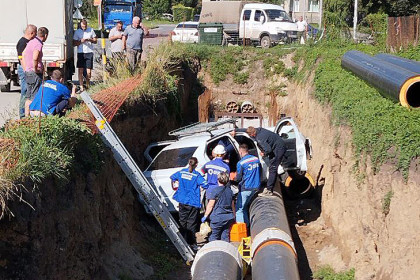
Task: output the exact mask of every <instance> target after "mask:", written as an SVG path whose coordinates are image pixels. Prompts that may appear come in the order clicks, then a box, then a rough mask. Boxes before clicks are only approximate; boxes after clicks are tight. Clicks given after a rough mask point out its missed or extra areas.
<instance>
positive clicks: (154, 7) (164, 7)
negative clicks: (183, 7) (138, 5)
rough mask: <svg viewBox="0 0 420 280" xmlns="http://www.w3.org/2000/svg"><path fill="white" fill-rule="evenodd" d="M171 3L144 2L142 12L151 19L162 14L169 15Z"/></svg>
mask: <svg viewBox="0 0 420 280" xmlns="http://www.w3.org/2000/svg"><path fill="white" fill-rule="evenodd" d="M171 2H172V1H170V0H144V1H143V12H144V14H147V15H149V16H151V17H157V16H158V15H161V14H162V13H170V12H171V4H172V3H171Z"/></svg>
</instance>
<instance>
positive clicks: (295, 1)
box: [292, 0, 299, 12]
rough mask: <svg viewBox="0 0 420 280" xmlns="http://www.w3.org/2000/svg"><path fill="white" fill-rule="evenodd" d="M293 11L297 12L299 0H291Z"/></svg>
mask: <svg viewBox="0 0 420 280" xmlns="http://www.w3.org/2000/svg"><path fill="white" fill-rule="evenodd" d="M292 9H293V12H299V0H292Z"/></svg>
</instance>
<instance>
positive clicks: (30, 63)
mask: <svg viewBox="0 0 420 280" xmlns="http://www.w3.org/2000/svg"><path fill="white" fill-rule="evenodd" d="M47 38H48V29H47V28H46V27H40V28H39V29H38V31H37V37H35V38H34V39H32V40H30V41H29V42H28V44H27V45H26V48H25V50H24V51H23V69H24V70H25V80H26V101H25V117H28V116H29V105H30V104H31V102H32V100H33V99H34V97H35V94H36V93H37V92H38V89H39V87H40V85H41V83H42V78H43V72H44V65H43V64H42V56H43V52H42V48H43V46H44V42H45V41H46V40H47Z"/></svg>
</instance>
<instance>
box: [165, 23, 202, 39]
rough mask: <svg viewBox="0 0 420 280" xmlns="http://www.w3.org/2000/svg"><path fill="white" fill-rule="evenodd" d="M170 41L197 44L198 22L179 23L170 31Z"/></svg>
mask: <svg viewBox="0 0 420 280" xmlns="http://www.w3.org/2000/svg"><path fill="white" fill-rule="evenodd" d="M171 39H172V41H173V42H182V43H198V22H195V21H185V22H180V23H178V25H177V26H176V27H175V29H174V30H173V31H171Z"/></svg>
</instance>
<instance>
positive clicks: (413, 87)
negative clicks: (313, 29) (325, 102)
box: [341, 51, 420, 108]
mask: <svg viewBox="0 0 420 280" xmlns="http://www.w3.org/2000/svg"><path fill="white" fill-rule="evenodd" d="M341 66H342V67H343V68H344V69H347V70H349V71H351V72H353V73H354V74H355V75H357V76H358V77H359V78H361V79H363V80H365V81H366V82H368V83H369V84H371V85H372V86H374V87H376V88H377V89H379V90H380V91H381V93H382V94H383V95H384V96H385V97H387V98H390V99H393V100H395V101H399V102H400V103H401V105H402V106H404V107H407V108H409V107H414V108H418V107H420V74H418V73H415V72H412V71H409V70H407V69H404V68H401V67H398V66H395V65H393V64H391V63H388V62H385V61H382V60H380V59H378V58H375V57H372V56H370V55H367V54H364V53H362V52H359V51H348V52H346V53H345V54H344V55H343V57H342V59H341Z"/></svg>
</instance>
